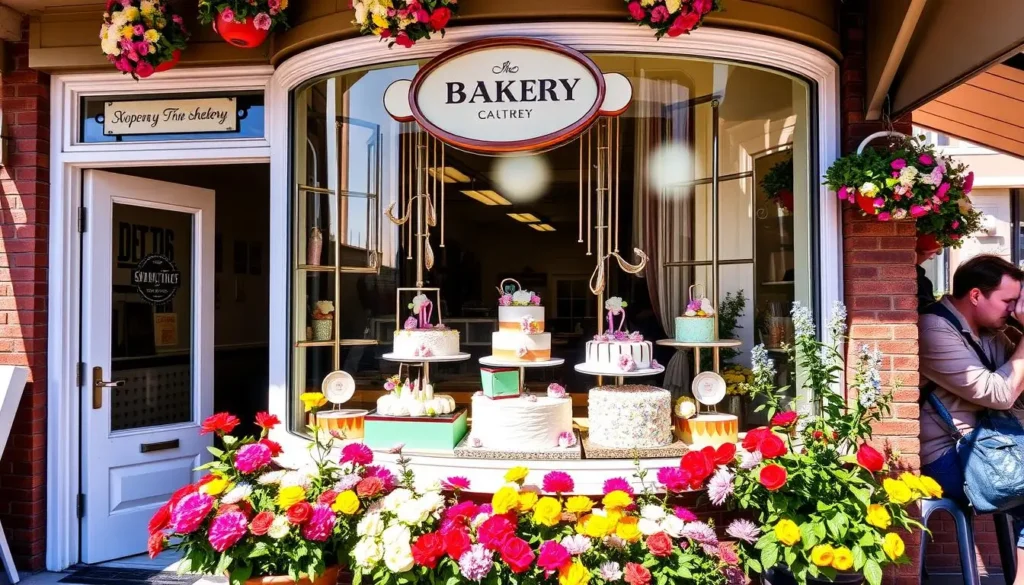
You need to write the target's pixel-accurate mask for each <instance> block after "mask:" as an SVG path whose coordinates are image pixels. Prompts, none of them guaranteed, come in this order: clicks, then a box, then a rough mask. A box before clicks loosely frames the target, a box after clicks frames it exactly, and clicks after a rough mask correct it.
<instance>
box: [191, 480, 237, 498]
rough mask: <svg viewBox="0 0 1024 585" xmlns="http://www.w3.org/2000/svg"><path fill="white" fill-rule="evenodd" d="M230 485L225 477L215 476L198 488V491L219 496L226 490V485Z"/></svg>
mask: <svg viewBox="0 0 1024 585" xmlns="http://www.w3.org/2000/svg"><path fill="white" fill-rule="evenodd" d="M230 485H231V482H229V481H228V480H227V479H225V478H223V477H220V476H217V478H216V479H211V480H210V481H209V482H207V483H206V484H203V487H201V488H199V491H201V492H203V493H204V494H206V495H209V496H219V495H221V494H223V493H224V492H226V491H227V489H228V486H230Z"/></svg>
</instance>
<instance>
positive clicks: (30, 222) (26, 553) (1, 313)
mask: <svg viewBox="0 0 1024 585" xmlns="http://www.w3.org/2000/svg"><path fill="white" fill-rule="evenodd" d="M23 38H25V39H27V38H28V27H27V23H26V26H25V28H24V31H23ZM7 49H8V52H9V53H11V54H12V55H13V59H12V63H13V68H12V69H11V70H10V71H9V72H8V73H4V74H3V75H2V76H0V87H2V88H3V97H2V99H0V110H2V112H3V120H4V123H5V125H6V127H7V128H6V130H5V132H4V134H5V135H7V136H10V138H11V140H10V141H8V143H7V148H8V153H9V154H8V157H7V165H6V166H5V167H3V168H0V191H2V195H0V218H2V219H0V364H5V365H11V364H13V365H19V366H27V367H28V368H29V383H28V385H27V386H26V388H25V395H24V397H23V398H22V401H21V406H20V408H19V410H18V414H17V418H16V420H15V423H14V429H13V431H12V433H11V438H10V440H9V442H8V443H7V448H6V451H5V452H4V455H3V459H0V521H2V522H3V527H4V530H5V531H6V533H7V539H8V541H9V542H10V545H11V549H12V551H13V553H14V556H15V560H16V562H17V564H18V565H19V566H20V567H23V568H28V569H31V570H39V569H42V568H43V566H44V556H45V550H46V491H45V488H44V485H45V483H44V482H45V480H46V318H47V317H46V303H47V281H46V279H47V264H48V260H47V257H48V250H47V245H48V237H47V236H48V230H49V222H50V191H49V168H50V163H49V152H50V141H49V138H50V122H49V117H50V114H49V112H50V80H49V77H48V76H47V75H45V74H43V73H39V72H36V71H33V70H31V69H29V68H28V43H27V42H21V43H13V44H8V46H7Z"/></svg>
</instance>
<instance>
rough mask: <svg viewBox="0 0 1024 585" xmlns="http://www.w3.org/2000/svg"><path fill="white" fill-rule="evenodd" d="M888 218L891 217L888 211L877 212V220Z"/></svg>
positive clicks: (886, 219) (887, 219)
mask: <svg viewBox="0 0 1024 585" xmlns="http://www.w3.org/2000/svg"><path fill="white" fill-rule="evenodd" d="M890 219H892V216H891V215H890V214H889V212H888V211H883V212H881V213H879V214H878V221H889V220H890Z"/></svg>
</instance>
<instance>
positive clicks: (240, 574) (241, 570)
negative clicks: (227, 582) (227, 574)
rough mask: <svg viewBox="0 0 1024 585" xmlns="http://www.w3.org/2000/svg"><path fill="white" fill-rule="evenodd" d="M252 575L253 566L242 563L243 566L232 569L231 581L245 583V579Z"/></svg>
mask: <svg viewBox="0 0 1024 585" xmlns="http://www.w3.org/2000/svg"><path fill="white" fill-rule="evenodd" d="M251 576H252V567H251V566H249V565H242V566H241V567H235V568H234V570H232V571H231V582H232V583H245V581H246V580H247V579H248V578H249V577H251Z"/></svg>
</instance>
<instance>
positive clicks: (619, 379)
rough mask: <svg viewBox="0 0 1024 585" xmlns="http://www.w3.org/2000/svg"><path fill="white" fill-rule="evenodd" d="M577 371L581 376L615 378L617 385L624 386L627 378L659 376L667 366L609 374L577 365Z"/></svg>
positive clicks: (584, 365) (583, 365)
mask: <svg viewBox="0 0 1024 585" xmlns="http://www.w3.org/2000/svg"><path fill="white" fill-rule="evenodd" d="M576 371H577V372H579V373H581V374H590V375H591V376H609V377H613V378H615V385H616V386H622V384H623V381H624V379H625V378H643V377H646V376H657V375H658V374H660V373H662V372H664V371H665V366H658V367H656V368H647V369H645V370H634V371H632V372H608V371H604V370H595V369H593V368H588V367H587V364H576Z"/></svg>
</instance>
